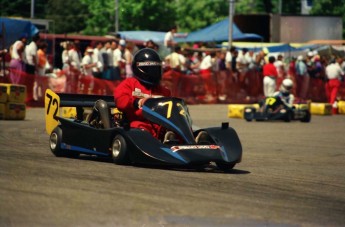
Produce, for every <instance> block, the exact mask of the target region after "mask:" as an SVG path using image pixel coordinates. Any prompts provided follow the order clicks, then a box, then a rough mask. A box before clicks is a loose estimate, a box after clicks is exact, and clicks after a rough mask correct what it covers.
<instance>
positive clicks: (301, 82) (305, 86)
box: [295, 55, 310, 99]
mask: <svg viewBox="0 0 345 227" xmlns="http://www.w3.org/2000/svg"><path fill="white" fill-rule="evenodd" d="M295 67H296V80H297V95H298V97H299V98H301V99H306V98H307V94H308V90H309V80H310V78H309V74H308V69H307V65H306V63H305V62H304V58H303V56H302V55H300V56H298V57H297V62H296V65H295Z"/></svg>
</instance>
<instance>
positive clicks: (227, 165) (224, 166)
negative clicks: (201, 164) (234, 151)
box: [216, 162, 236, 172]
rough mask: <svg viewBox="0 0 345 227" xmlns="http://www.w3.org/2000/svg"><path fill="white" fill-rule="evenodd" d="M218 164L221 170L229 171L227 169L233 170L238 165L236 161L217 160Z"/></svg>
mask: <svg viewBox="0 0 345 227" xmlns="http://www.w3.org/2000/svg"><path fill="white" fill-rule="evenodd" d="M216 165H217V167H218V168H219V169H220V170H222V171H224V172H227V171H230V170H232V169H233V168H234V166H235V165H236V163H224V162H216Z"/></svg>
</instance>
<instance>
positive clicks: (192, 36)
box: [179, 18, 263, 42]
mask: <svg viewBox="0 0 345 227" xmlns="http://www.w3.org/2000/svg"><path fill="white" fill-rule="evenodd" d="M232 29H233V33H232V39H233V40H244V39H256V40H262V39H263V37H262V36H260V35H256V34H249V33H243V32H241V31H240V29H239V28H238V27H237V26H236V25H235V24H233V25H232ZM227 40H229V19H228V18H227V19H224V20H222V21H219V22H217V23H215V24H212V25H210V26H208V27H205V28H203V29H200V30H198V31H195V32H191V33H189V34H188V36H187V38H184V39H179V41H180V42H221V41H227Z"/></svg>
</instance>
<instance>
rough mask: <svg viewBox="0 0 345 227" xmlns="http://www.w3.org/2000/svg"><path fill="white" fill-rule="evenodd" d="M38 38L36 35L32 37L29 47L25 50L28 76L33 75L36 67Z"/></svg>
mask: <svg viewBox="0 0 345 227" xmlns="http://www.w3.org/2000/svg"><path fill="white" fill-rule="evenodd" d="M39 39H40V37H39V35H38V34H36V35H34V36H33V37H32V40H31V42H30V44H29V45H27V46H26V48H25V56H26V60H27V64H26V72H27V73H28V74H31V75H34V74H35V72H36V67H37V42H38V41H39Z"/></svg>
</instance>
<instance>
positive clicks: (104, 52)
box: [100, 41, 113, 80]
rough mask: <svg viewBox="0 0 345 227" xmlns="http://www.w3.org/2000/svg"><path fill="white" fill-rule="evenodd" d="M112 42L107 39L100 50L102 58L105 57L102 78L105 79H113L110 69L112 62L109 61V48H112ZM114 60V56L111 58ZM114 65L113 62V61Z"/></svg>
mask: <svg viewBox="0 0 345 227" xmlns="http://www.w3.org/2000/svg"><path fill="white" fill-rule="evenodd" d="M110 46H111V43H110V41H106V42H104V45H103V47H102V49H101V50H100V52H101V55H102V59H103V72H102V79H105V80H111V74H110V73H111V72H110V70H109V67H110V63H109V54H108V51H107V50H108V49H109V48H110ZM111 61H112V58H111ZM112 65H113V63H112Z"/></svg>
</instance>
